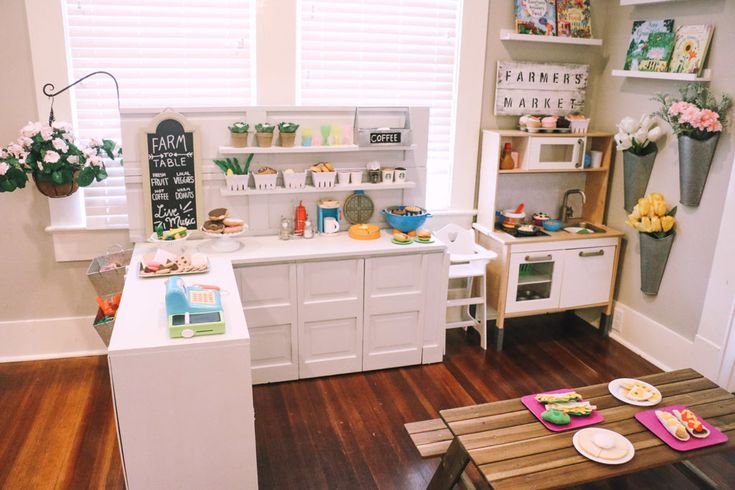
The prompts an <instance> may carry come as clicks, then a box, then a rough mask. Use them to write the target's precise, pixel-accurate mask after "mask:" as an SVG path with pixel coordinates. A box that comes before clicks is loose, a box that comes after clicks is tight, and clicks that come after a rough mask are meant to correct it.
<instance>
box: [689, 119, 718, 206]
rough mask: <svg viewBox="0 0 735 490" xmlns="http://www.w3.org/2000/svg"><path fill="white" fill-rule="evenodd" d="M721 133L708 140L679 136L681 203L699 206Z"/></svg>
mask: <svg viewBox="0 0 735 490" xmlns="http://www.w3.org/2000/svg"><path fill="white" fill-rule="evenodd" d="M719 140H720V133H715V134H714V136H712V137H710V138H708V139H706V140H698V139H695V138H692V137H690V136H685V135H681V136H679V193H680V197H679V202H680V203H682V204H683V205H684V206H699V201H700V200H701V199H702V193H703V192H704V184H705V183H706V182H707V175H708V174H709V168H710V165H712V158H713V157H714V156H715V150H716V149H717V142H718V141H719Z"/></svg>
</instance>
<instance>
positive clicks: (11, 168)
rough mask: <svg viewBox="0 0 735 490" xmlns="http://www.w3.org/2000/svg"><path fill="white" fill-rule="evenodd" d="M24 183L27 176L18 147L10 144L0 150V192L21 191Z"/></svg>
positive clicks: (26, 180) (21, 153)
mask: <svg viewBox="0 0 735 490" xmlns="http://www.w3.org/2000/svg"><path fill="white" fill-rule="evenodd" d="M26 182H28V175H27V174H26V169H25V168H24V162H23V152H22V150H21V147H20V145H18V144H12V145H10V146H9V147H8V148H0V192H13V191H14V190H15V189H22V188H24V187H25V186H26Z"/></svg>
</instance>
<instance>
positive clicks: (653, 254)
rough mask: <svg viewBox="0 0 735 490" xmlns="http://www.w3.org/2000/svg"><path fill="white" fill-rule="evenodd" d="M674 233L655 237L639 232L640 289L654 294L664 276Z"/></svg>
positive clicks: (651, 294)
mask: <svg viewBox="0 0 735 490" xmlns="http://www.w3.org/2000/svg"><path fill="white" fill-rule="evenodd" d="M674 235H675V233H671V234H670V235H668V236H666V237H664V238H655V237H653V236H651V235H649V234H648V233H642V232H641V233H639V236H640V245H641V291H643V294H648V295H650V296H655V295H657V294H658V288H659V286H661V279H662V278H663V277H664V270H665V269H666V262H667V261H668V260H669V253H670V252H671V245H672V244H673V243H674Z"/></svg>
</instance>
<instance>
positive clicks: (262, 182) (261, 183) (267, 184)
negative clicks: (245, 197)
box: [253, 174, 278, 191]
mask: <svg viewBox="0 0 735 490" xmlns="http://www.w3.org/2000/svg"><path fill="white" fill-rule="evenodd" d="M253 179H254V180H255V188H256V189H257V190H260V191H262V190H271V189H275V188H276V181H277V180H278V174H253Z"/></svg>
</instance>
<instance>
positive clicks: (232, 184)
mask: <svg viewBox="0 0 735 490" xmlns="http://www.w3.org/2000/svg"><path fill="white" fill-rule="evenodd" d="M254 156H255V154H253V153H251V154H250V155H248V158H247V160H245V165H242V166H240V162H238V161H237V158H225V159H224V160H213V162H214V164H215V165H217V166H218V167H219V168H220V169H221V170H222V171H223V172H224V173H225V181H227V188H228V189H230V190H231V191H244V190H247V188H248V179H249V178H250V162H251V161H252V160H253V157H254Z"/></svg>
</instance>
